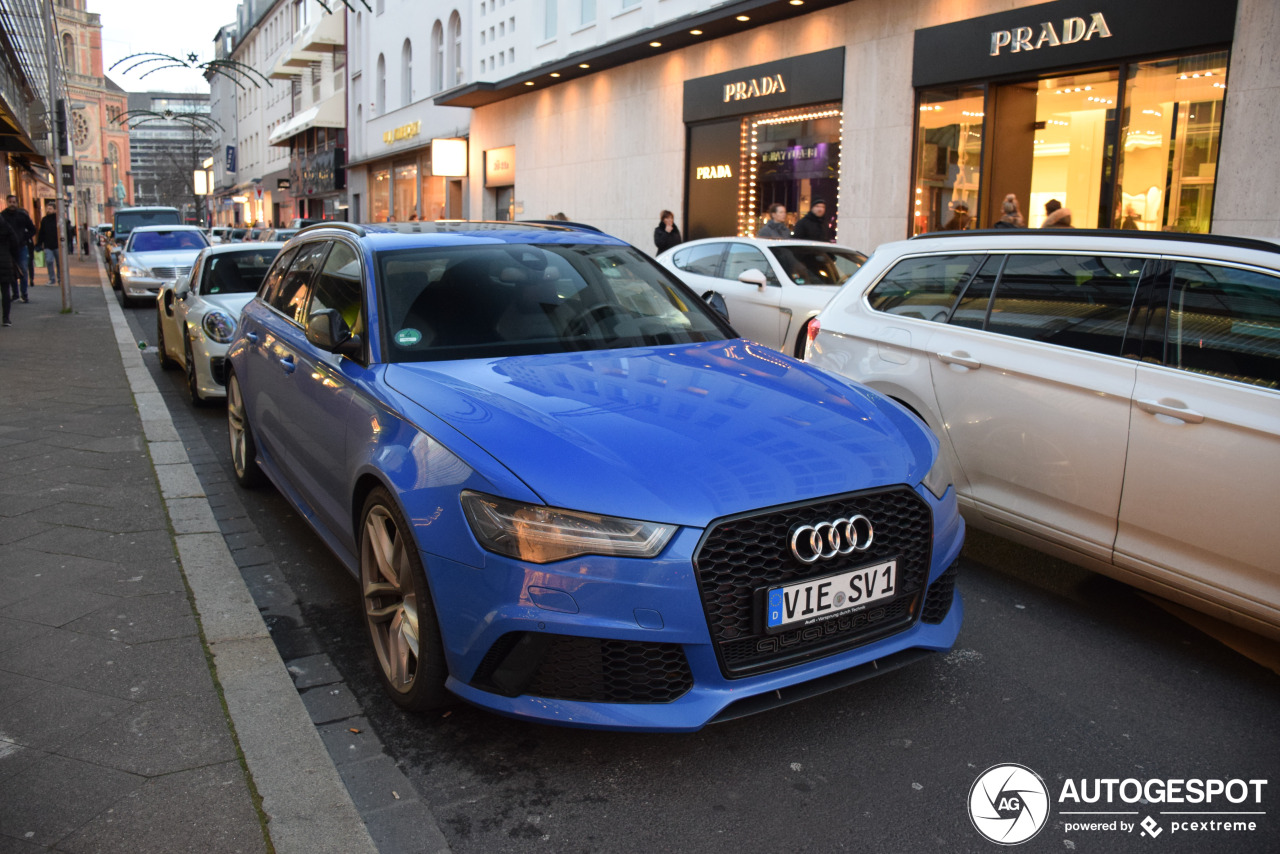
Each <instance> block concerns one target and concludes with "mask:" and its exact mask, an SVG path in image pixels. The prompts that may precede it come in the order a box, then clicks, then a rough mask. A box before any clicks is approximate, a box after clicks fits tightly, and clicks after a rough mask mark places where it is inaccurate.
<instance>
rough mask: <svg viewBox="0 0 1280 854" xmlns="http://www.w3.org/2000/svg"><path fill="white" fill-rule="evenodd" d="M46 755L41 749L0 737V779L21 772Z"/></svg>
mask: <svg viewBox="0 0 1280 854" xmlns="http://www.w3.org/2000/svg"><path fill="white" fill-rule="evenodd" d="M48 755H49V754H48V753H45V752H44V751H43V750H36V749H35V748H34V747H23V746H22V745H21V744H15V743H14V742H12V741H9V740H7V739H3V738H0V780H6V779H8V778H9V777H13V776H14V775H17V774H21V773H22V772H24V771H26V770H27V769H28V768H30V767H31V766H32V765H34V764H35V763H36V762H38V761H39V760H40V759H42V758H44V757H45V756H48Z"/></svg>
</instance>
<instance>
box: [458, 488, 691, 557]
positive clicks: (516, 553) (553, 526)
mask: <svg viewBox="0 0 1280 854" xmlns="http://www.w3.org/2000/svg"><path fill="white" fill-rule="evenodd" d="M462 509H463V511H464V512H465V513H466V516H467V521H468V522H469V523H471V530H472V532H473V533H474V534H475V535H476V539H478V540H479V541H480V544H481V545H482V546H484V547H485V548H486V549H488V550H489V551H492V552H497V553H498V554H503V555H507V556H508V557H514V558H518V559H520V560H527V561H529V562H530V563H551V562H552V561H557V560H565V559H566V558H571V557H577V556H579V555H588V554H593V555H607V556H611V557H642V558H647V557H657V556H658V555H659V554H661V553H662V550H663V549H664V548H666V545H667V543H668V542H669V541H670V540H671V537H672V535H673V534H675V532H676V529H675V526H674V525H659V524H657V523H655V522H639V521H636V520H634V519H619V518H616V517H614V516H599V515H596V514H595V513H580V512H578V511H576V510H561V509H559V508H556V507H542V506H539V505H536V504H523V503H520V502H517V501H508V500H507V499H505V498H496V497H494V496H492V495H484V494H482V493H479V492H469V491H468V492H463V493H462Z"/></svg>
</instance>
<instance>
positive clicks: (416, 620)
mask: <svg viewBox="0 0 1280 854" xmlns="http://www.w3.org/2000/svg"><path fill="white" fill-rule="evenodd" d="M359 540H360V594H361V600H362V602H363V604H364V615H365V624H366V625H367V626H368V628H369V639H370V642H371V643H372V645H373V653H374V658H375V660H376V661H377V671H378V677H379V679H380V680H381V682H382V685H383V688H384V689H386V691H387V694H388V696H390V697H391V700H392V702H394V703H395V704H396V705H397V706H400V707H401V708H403V709H406V710H409V711H415V712H421V711H426V710H427V709H434V708H439V707H440V706H444V705H448V704H449V703H450V702H451V697H452V695H451V694H450V693H449V691H448V690H447V689H446V688H445V687H444V685H445V679H446V678H447V677H448V675H449V670H448V666H447V665H446V664H445V660H444V643H443V642H442V641H441V639H440V625H439V621H438V620H437V619H436V611H435V606H434V605H433V604H432V602H431V591H430V589H429V588H428V587H427V576H426V571H425V570H424V568H423V564H422V557H421V555H420V554H419V552H418V549H417V546H416V544H415V543H414V541H413V528H411V527H410V526H409V524H408V523H407V522H406V521H405V518H404V515H403V514H402V513H401V512H400V508H399V507H398V506H397V505H396V503H395V501H394V500H392V498H391V495H390V493H388V492H387V490H386V489H384V488H382V487H377V488H376V489H374V490H373V492H371V493H370V494H369V497H368V498H367V499H365V502H364V509H363V510H362V512H361V513H360V531H359Z"/></svg>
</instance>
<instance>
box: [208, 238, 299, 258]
mask: <svg viewBox="0 0 1280 854" xmlns="http://www.w3.org/2000/svg"><path fill="white" fill-rule="evenodd" d="M283 248H284V241H283V240H263V241H259V242H257V243H216V244H214V245H213V246H210V247H209V248H208V249H206V250H205V252H206V253H207V254H209V255H234V254H236V253H249V252H261V251H262V250H263V249H283Z"/></svg>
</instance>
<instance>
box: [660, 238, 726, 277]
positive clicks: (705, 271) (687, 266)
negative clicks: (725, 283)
mask: <svg viewBox="0 0 1280 854" xmlns="http://www.w3.org/2000/svg"><path fill="white" fill-rule="evenodd" d="M724 247H725V244H723V243H699V244H698V245H697V246H690V247H689V248H688V249H683V250H681V251H679V252H677V253H676V254H675V255H674V256H673V259H672V260H673V261H675V265H676V267H678V268H679V269H681V270H688V271H689V272H690V273H696V274H697V275H699V276H715V275H717V274H718V273H719V272H720V256H721V255H722V254H723V253H724Z"/></svg>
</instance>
